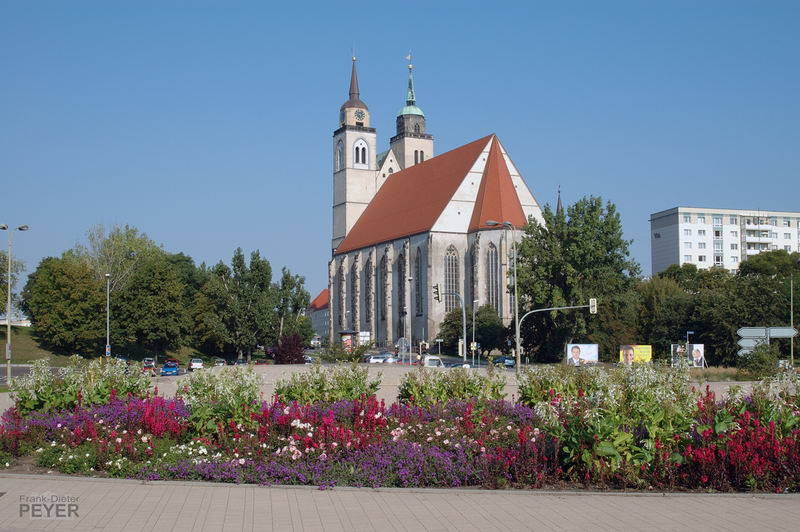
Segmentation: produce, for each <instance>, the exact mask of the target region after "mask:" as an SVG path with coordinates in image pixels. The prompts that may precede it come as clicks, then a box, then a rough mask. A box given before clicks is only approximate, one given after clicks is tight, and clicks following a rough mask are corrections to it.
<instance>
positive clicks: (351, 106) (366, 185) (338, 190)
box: [331, 57, 377, 252]
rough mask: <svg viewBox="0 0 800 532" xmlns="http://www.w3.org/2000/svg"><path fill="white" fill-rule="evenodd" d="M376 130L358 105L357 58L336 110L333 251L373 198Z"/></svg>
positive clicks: (359, 102)
mask: <svg viewBox="0 0 800 532" xmlns="http://www.w3.org/2000/svg"><path fill="white" fill-rule="evenodd" d="M376 146H377V142H376V133H375V128H372V127H370V126H369V109H368V108H367V105H366V104H365V103H364V102H362V101H361V99H360V97H359V91H358V76H357V75H356V58H355V57H353V71H352V73H351V74H350V98H349V99H348V100H347V101H346V102H344V104H342V107H341V108H340V109H339V127H338V129H336V131H334V132H333V237H332V239H331V251H332V252H333V251H335V250H336V248H337V247H338V246H339V244H341V242H342V240H344V238H345V237H346V236H347V233H349V232H350V229H352V228H353V225H355V223H356V220H358V217H359V216H361V213H362V212H364V209H366V208H367V205H368V204H369V202H370V201H371V200H372V198H373V197H374V196H375V192H376V189H375V186H376V185H375V174H376V172H377V168H376V163H375V157H376V153H375V150H376Z"/></svg>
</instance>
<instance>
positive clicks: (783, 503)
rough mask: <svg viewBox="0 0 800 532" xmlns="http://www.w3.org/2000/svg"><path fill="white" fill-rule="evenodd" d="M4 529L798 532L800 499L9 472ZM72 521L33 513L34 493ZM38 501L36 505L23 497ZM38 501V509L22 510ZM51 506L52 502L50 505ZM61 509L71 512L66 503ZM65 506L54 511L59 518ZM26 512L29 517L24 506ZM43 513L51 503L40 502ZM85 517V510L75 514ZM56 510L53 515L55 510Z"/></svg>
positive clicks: (0, 499) (1, 519)
mask: <svg viewBox="0 0 800 532" xmlns="http://www.w3.org/2000/svg"><path fill="white" fill-rule="evenodd" d="M0 492H2V493H3V494H2V495H0V530H9V531H14V530H56V529H57V530H90V529H95V530H131V531H139V530H166V531H172V530H175V531H181V530H225V531H228V530H298V531H300V530H303V531H306V530H342V531H353V530H355V531H358V530H379V531H384V530H409V531H416V530H424V531H434V530H453V531H467V530H474V531H481V532H484V531H493V530H503V531H505V530H613V531H618V530H679V529H687V530H704V531H706V530H787V531H788V530H797V529H798V523H800V495H757V496H753V495H745V494H741V495H705V494H666V495H664V494H639V493H619V492H615V493H593V492H543V491H486V490H424V489H407V490H406V489H379V490H372V489H353V488H335V489H332V490H325V491H320V490H318V489H314V488H307V487H280V488H275V487H261V486H237V485H230V484H211V483H202V482H150V483H143V482H140V481H135V480H111V479H91V478H77V477H43V476H36V475H12V474H0ZM37 496H39V497H41V496H43V497H44V498H45V500H47V501H52V499H53V498H54V496H55V498H56V500H62V501H64V500H69V501H72V503H73V504H75V505H76V507H74V508H73V510H72V512H73V515H72V517H71V518H61V519H53V518H51V519H43V518H42V519H34V518H31V512H33V511H37V508H35V504H36V503H35V502H34V501H35V499H31V498H32V497H37ZM21 500H22V501H29V502H28V503H25V502H21ZM21 504H29V505H30V508H31V509H30V510H28V509H24V508H21ZM47 504H52V502H48V503H47ZM62 504H63V505H64V506H62V508H61V511H62V513H63V514H64V515H66V514H67V508H66V504H67V503H62ZM57 510H58V508H55V507H52V508H51V510H50V511H51V512H52V514H55V512H56V511H57ZM21 511H24V514H23V515H22V516H21V515H20V512H21ZM38 511H40V512H41V513H42V514H43V515H44V514H46V511H47V510H46V509H44V508H43V507H41V506H40V507H38ZM75 513H77V515H74V514H75ZM52 514H51V515H52Z"/></svg>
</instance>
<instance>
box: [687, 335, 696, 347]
mask: <svg viewBox="0 0 800 532" xmlns="http://www.w3.org/2000/svg"><path fill="white" fill-rule="evenodd" d="M690 334H694V331H686V345H687V346H688V345H689V335H690ZM686 349H689V348H688V347H687V348H686Z"/></svg>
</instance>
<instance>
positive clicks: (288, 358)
mask: <svg viewBox="0 0 800 532" xmlns="http://www.w3.org/2000/svg"><path fill="white" fill-rule="evenodd" d="M303 351H305V348H304V347H303V339H302V338H300V335H299V334H297V333H295V334H290V335H287V336H284V337H283V338H281V340H280V342H278V351H277V352H276V353H275V363H276V364H303V363H304V362H305V360H304V359H303Z"/></svg>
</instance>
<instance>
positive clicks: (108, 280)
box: [106, 273, 111, 357]
mask: <svg viewBox="0 0 800 532" xmlns="http://www.w3.org/2000/svg"><path fill="white" fill-rule="evenodd" d="M110 294H111V274H110V273H107V274H106V356H107V357H108V356H111V334H110V328H109V321H110V316H111V312H110V309H111V306H110V305H109V303H110V302H111V297H110Z"/></svg>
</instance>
